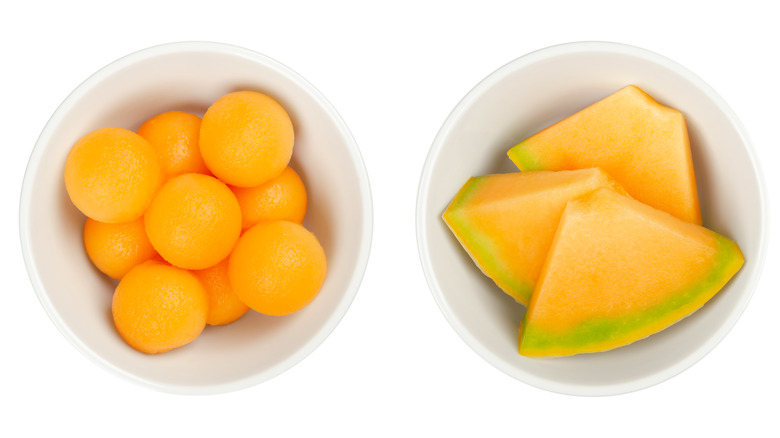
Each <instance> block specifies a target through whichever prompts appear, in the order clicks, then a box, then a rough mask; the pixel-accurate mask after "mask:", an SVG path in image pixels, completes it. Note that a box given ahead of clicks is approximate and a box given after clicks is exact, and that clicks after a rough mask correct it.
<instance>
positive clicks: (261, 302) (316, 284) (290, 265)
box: [228, 221, 327, 315]
mask: <svg viewBox="0 0 780 438" xmlns="http://www.w3.org/2000/svg"><path fill="white" fill-rule="evenodd" d="M326 271H327V263H326V260H325V251H324V250H323V249H322V246H320V243H319V241H318V240H317V238H316V237H315V236H314V234H312V233H311V232H310V231H308V230H307V229H306V228H304V227H303V226H302V225H300V224H296V223H294V222H288V221H270V222H265V221H264V222H260V223H258V224H257V225H255V226H253V227H252V228H250V229H248V230H246V231H245V232H244V234H243V235H242V236H241V238H240V239H239V240H238V243H236V247H235V248H234V249H233V253H232V254H231V255H230V261H229V265H228V275H229V277H230V284H231V285H232V286H233V290H234V291H235V293H236V295H238V297H239V298H240V299H241V301H243V302H244V303H245V304H246V305H248V306H249V307H250V308H252V309H254V310H255V311H257V312H260V313H264V314H266V315H287V314H290V313H293V312H296V311H298V310H300V309H302V308H303V307H305V306H306V305H307V304H309V303H310V302H311V301H312V300H313V299H314V298H315V297H316V296H317V294H318V293H319V291H320V288H321V287H322V284H323V282H324V281H325V274H326Z"/></svg>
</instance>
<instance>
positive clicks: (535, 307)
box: [519, 190, 744, 356]
mask: <svg viewBox="0 0 780 438" xmlns="http://www.w3.org/2000/svg"><path fill="white" fill-rule="evenodd" d="M743 262H744V258H743V256H742V253H741V251H740V249H739V247H738V246H737V244H736V243H734V242H733V241H731V240H729V239H727V238H725V237H723V236H721V235H719V234H717V233H715V232H713V231H710V230H708V229H706V228H704V227H701V226H698V225H695V224H691V223H689V222H685V221H681V220H679V219H677V218H675V217H673V216H671V215H669V214H667V213H665V212H662V211H660V210H657V209H654V208H652V207H649V206H647V205H645V204H643V203H641V202H639V201H636V200H634V199H631V198H629V197H626V196H623V195H620V194H617V193H615V192H614V191H609V190H597V191H594V192H592V193H590V194H587V195H584V196H582V197H581V198H579V199H576V200H574V201H571V202H570V203H569V204H568V205H567V207H566V209H565V211H564V213H563V215H562V216H561V219H560V223H559V226H558V230H557V231H556V234H555V238H554V240H553V243H552V245H551V247H550V252H549V254H548V257H547V259H546V261H545V264H544V267H543V268H542V272H541V274H540V277H539V281H538V282H537V285H536V289H535V290H534V293H533V296H532V298H531V302H530V303H529V305H528V308H527V311H526V314H525V316H524V317H523V321H522V323H521V326H520V338H519V352H520V354H522V355H525V356H566V355H571V354H577V353H586V352H597V351H605V350H610V349H613V348H616V347H620V346H623V345H626V344H629V343H631V342H634V341H636V340H639V339H642V338H644V337H647V336H649V335H651V334H653V333H656V332H659V331H661V330H663V329H664V328H666V327H668V326H670V325H672V324H674V323H675V322H677V321H679V320H680V319H682V318H684V317H686V316H687V315H690V314H691V313H692V312H694V311H695V310H697V309H699V308H700V307H701V306H702V305H704V303H706V302H707V301H708V300H709V299H710V298H712V297H713V296H714V295H715V294H716V293H717V292H718V291H719V290H720V289H721V288H722V287H723V286H724V285H725V284H726V283H727V282H728V281H729V279H731V277H732V276H734V275H735V274H736V272H737V271H738V270H739V268H740V267H741V266H742V263H743Z"/></svg>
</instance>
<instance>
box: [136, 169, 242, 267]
mask: <svg viewBox="0 0 780 438" xmlns="http://www.w3.org/2000/svg"><path fill="white" fill-rule="evenodd" d="M144 224H145V226H146V234H147V235H148V236H149V241H150V242H152V246H153V247H154V249H155V250H156V251H157V252H158V253H160V255H161V256H162V258H163V259H165V260H166V261H167V262H168V263H170V264H172V265H174V266H178V267H180V268H184V269H206V268H209V267H211V266H214V265H216V264H217V263H219V262H220V261H221V260H223V259H224V258H226V257H227V256H228V255H229V254H230V251H231V250H232V249H233V245H235V243H236V240H237V239H238V236H239V234H240V233H241V208H240V207H239V205H238V201H237V200H236V196H235V195H234V194H233V192H231V191H230V189H229V188H228V187H227V185H225V184H224V183H223V182H221V181H219V180H217V179H216V178H214V177H212V176H208V175H201V174H197V173H187V174H184V175H179V176H175V177H173V178H171V179H169V180H168V181H167V182H166V183H165V184H163V186H162V187H161V188H160V190H159V191H158V193H157V195H156V196H155V197H154V199H153V200H152V203H151V204H150V205H149V208H148V209H147V210H146V214H145V215H144Z"/></svg>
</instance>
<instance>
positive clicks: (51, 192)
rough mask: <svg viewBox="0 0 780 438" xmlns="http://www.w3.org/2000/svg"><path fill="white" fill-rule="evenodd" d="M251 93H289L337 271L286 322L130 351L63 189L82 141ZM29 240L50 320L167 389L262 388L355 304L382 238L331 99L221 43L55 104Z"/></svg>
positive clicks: (155, 52) (150, 61)
mask: <svg viewBox="0 0 780 438" xmlns="http://www.w3.org/2000/svg"><path fill="white" fill-rule="evenodd" d="M240 89H250V90H255V91H260V92H264V93H267V94H269V95H270V96H272V97H274V98H275V99H277V100H278V101H279V102H280V103H281V104H282V105H283V106H284V107H285V109H286V110H287V111H288V113H289V114H290V116H291V118H292V121H293V125H294V127H295V132H296V138H295V147H294V152H293V160H292V162H291V166H292V167H293V168H294V169H295V170H296V171H298V172H299V174H300V175H301V178H302V179H303V180H304V182H305V184H306V187H307V191H308V195H309V206H308V211H307V215H306V219H305V222H304V225H305V226H306V227H307V228H309V229H310V230H311V231H312V232H313V233H314V234H315V235H316V236H317V237H318V238H319V240H320V242H321V244H322V246H323V248H324V249H325V252H326V255H327V259H328V268H329V270H328V275H327V278H326V280H325V284H324V285H323V287H322V290H321V291H320V294H319V295H318V297H317V298H316V299H315V300H314V301H313V302H312V303H311V304H310V305H309V306H307V307H306V308H305V309H303V310H301V311H299V312H297V313H295V314H293V315H290V316H286V317H268V316H263V315H260V314H258V313H256V312H253V311H250V312H249V313H247V314H246V315H245V316H244V317H242V318H241V319H239V320H238V321H237V322H235V323H233V324H230V325H227V326H222V327H207V328H206V330H205V331H204V332H203V333H202V335H201V336H200V337H199V338H198V339H197V340H195V341H194V342H193V343H191V344H189V345H187V346H185V347H182V348H179V349H175V350H172V351H170V352H167V353H165V354H160V355H145V354H141V353H138V352H136V351H134V350H133V349H131V348H129V347H128V346H127V345H126V344H125V343H124V342H123V341H122V340H121V339H120V338H119V336H118V334H117V333H116V331H115V329H114V327H113V322H112V318H111V311H110V308H111V298H112V292H113V288H114V286H115V282H113V281H111V280H109V279H107V277H105V276H102V275H100V273H99V272H98V271H97V270H96V269H95V268H93V266H92V264H91V263H90V261H89V260H88V258H87V256H86V254H85V251H84V250H83V246H82V227H83V224H84V221H85V217H84V216H83V215H82V214H81V213H80V212H79V211H78V210H76V209H75V207H73V205H72V204H71V203H70V200H69V199H68V196H67V194H66V192H65V188H64V183H63V179H62V172H63V166H64V162H65V159H66V156H67V154H68V151H69V150H70V148H71V146H72V145H73V143H74V142H75V141H76V140H77V139H78V138H80V137H81V136H82V135H84V134H86V133H88V132H90V131H91V130H93V129H97V128H100V127H104V126H118V127H123V128H127V129H131V130H135V129H137V128H138V127H139V126H140V125H141V123H142V122H144V121H145V120H146V119H148V118H150V117H152V116H153V115H155V114H158V113H161V112H164V111H169V110H183V111H189V112H192V113H195V114H197V115H202V114H203V113H204V112H205V110H206V109H207V108H208V106H209V105H210V104H211V103H212V102H214V101H215V100H216V99H217V98H219V97H220V96H222V95H224V94H225V93H228V92H231V91H235V90H240ZM20 212H21V213H20V228H21V229H22V245H23V250H24V253H25V259H26V262H27V266H28V271H29V272H30V277H31V279H32V282H33V284H34V286H35V289H36V291H37V293H38V295H39V297H40V299H41V301H42V303H43V305H44V307H45V308H46V309H47V311H48V313H49V315H50V316H51V318H52V319H53V320H54V322H55V323H56V324H57V326H58V327H59V328H60V330H61V331H62V332H63V333H64V334H65V335H66V337H67V338H69V339H70V340H71V341H72V342H73V343H74V344H75V345H76V346H77V347H78V348H79V349H81V350H82V351H83V352H84V353H85V354H87V355H88V356H89V357H91V358H92V359H94V360H96V361H97V362H99V363H101V364H102V365H104V366H106V367H107V368H108V369H109V370H111V371H114V372H116V373H119V374H120V375H123V376H125V377H128V378H130V379H131V380H135V381H137V382H140V383H144V384H147V385H150V386H152V387H155V388H157V389H161V390H166V391H171V392H181V393H208V392H223V391H228V390H233V389H238V388H241V387H245V386H248V385H250V384H255V383H259V382H261V381H263V380H266V379H268V378H271V377H273V376H274V375H276V374H278V373H280V372H282V371H284V370H285V369H287V368H289V367H290V366H292V365H294V364H295V363H297V362H298V361H300V360H301V359H302V358H303V357H304V356H305V355H307V354H308V353H310V352H311V351H312V350H313V349H314V348H316V347H317V346H318V345H319V344H320V343H321V342H322V341H323V340H324V338H325V337H326V336H327V335H328V334H329V333H330V332H331V330H332V329H333V328H334V327H335V325H336V324H337V323H338V321H339V320H340V319H341V317H342V316H343V314H344V313H345V312H346V310H347V308H348V307H349V305H350V303H351V302H352V298H353V297H354V294H355V293H356V292H357V289H358V285H359V283H360V280H361V278H362V275H363V271H364V269H365V265H366V261H367V257H368V249H369V246H370V237H371V201H370V193H369V191H368V179H367V175H366V172H365V168H364V166H363V162H362V159H361V157H360V155H359V152H358V149H357V145H356V144H355V143H354V140H353V138H352V136H351V134H350V133H349V131H348V129H347V128H346V126H345V124H344V123H343V121H342V120H341V119H340V117H339V116H338V115H337V114H336V113H335V110H334V109H333V108H332V107H331V106H330V104H329V103H328V102H327V101H326V100H325V99H324V98H323V97H322V96H321V95H320V94H319V92H318V91H317V90H315V89H314V88H313V87H312V86H311V85H310V84H309V83H308V82H306V81H305V80H303V79H302V78H300V77H299V76H298V75H297V74H295V73H294V72H292V71H290V70H289V69H288V68H286V67H284V66H282V65H280V64H278V63H277V62H275V61H273V60H271V59H268V58H266V57H263V56H262V55H259V54H256V53H253V52H249V51H247V50H244V49H240V48H236V47H232V46H224V45H219V44H210V43H178V44H170V45H165V46H158V47H154V48H151V49H146V50H144V51H141V52H138V53H135V54H132V55H129V56H127V57H125V58H122V59H120V60H118V61H116V62H114V63H112V64H110V65H109V66H107V67H106V68H104V69H103V70H101V71H99V72H98V73H96V74H95V75H93V76H92V77H90V78H89V79H88V80H87V81H85V82H84V83H83V84H82V85H81V86H79V87H78V88H77V89H76V90H75V91H74V92H73V93H72V94H71V95H70V96H69V97H68V98H67V99H66V100H65V102H64V103H63V104H62V105H61V106H60V108H58V109H57V111H56V112H55V114H54V115H53V116H52V118H51V120H50V121H49V122H48V124H47V125H46V127H45V128H44V130H43V132H42V134H41V136H40V138H39V140H38V143H37V144H36V146H35V149H34V151H33V154H32V157H31V159H30V163H29V165H28V170H27V173H26V175H25V181H24V186H23V192H22V205H21V210H20Z"/></svg>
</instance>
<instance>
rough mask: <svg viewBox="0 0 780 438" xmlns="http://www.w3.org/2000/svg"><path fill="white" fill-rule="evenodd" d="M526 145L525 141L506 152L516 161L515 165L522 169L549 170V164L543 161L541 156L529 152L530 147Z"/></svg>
mask: <svg viewBox="0 0 780 438" xmlns="http://www.w3.org/2000/svg"><path fill="white" fill-rule="evenodd" d="M524 146H525V141H523V142H521V143H519V144H517V145H516V146H514V147H513V148H511V149H509V151H507V153H506V154H507V156H508V157H509V159H510V160H512V162H513V163H515V166H517V168H518V169H520V170H522V171H527V170H547V166H545V165H544V164H543V163H542V161H541V159H540V157H538V156H537V155H535V154H532V153H531V152H529V151H528V148H525V147H524Z"/></svg>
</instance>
